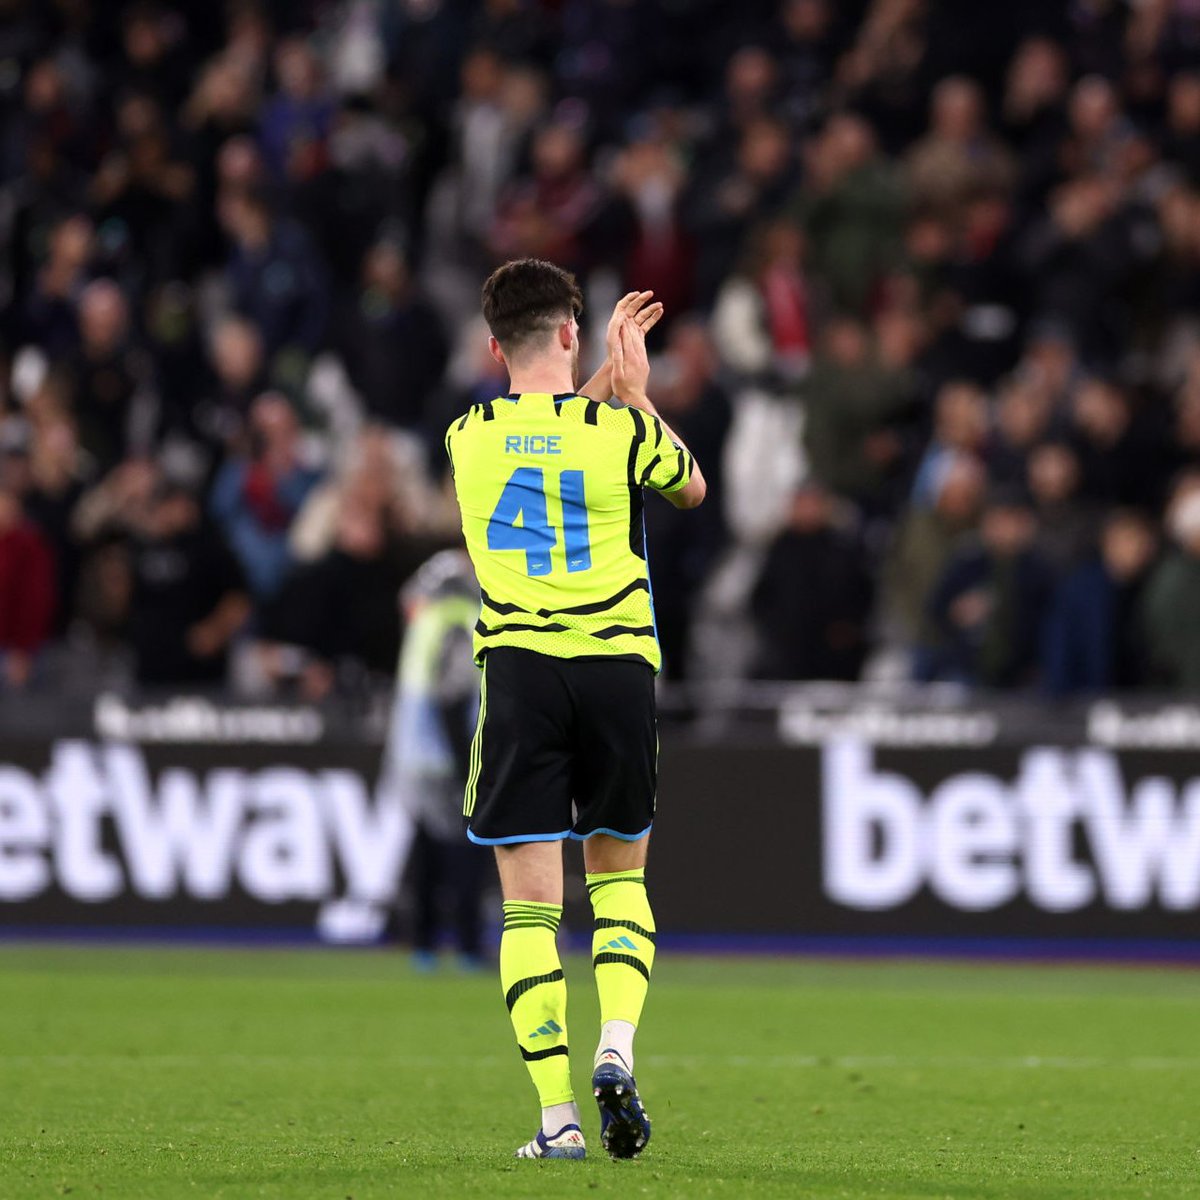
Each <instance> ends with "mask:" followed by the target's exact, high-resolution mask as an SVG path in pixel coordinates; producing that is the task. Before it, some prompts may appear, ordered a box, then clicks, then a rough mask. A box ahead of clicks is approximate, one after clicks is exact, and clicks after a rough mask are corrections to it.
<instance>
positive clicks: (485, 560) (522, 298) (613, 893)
mask: <svg viewBox="0 0 1200 1200" xmlns="http://www.w3.org/2000/svg"><path fill="white" fill-rule="evenodd" d="M649 301H650V293H649V292H633V293H630V294H629V295H628V296H626V297H624V299H622V300H621V301H620V302H619V303H618V304H617V306H616V308H615V310H614V312H613V315H612V319H611V321H610V322H609V326H608V335H607V342H608V351H609V357H608V359H607V360H606V362H605V365H604V366H603V367H602V368H601V369H600V371H598V372H597V374H596V375H595V376H594V377H593V378H592V379H591V380H590V381H589V382H588V383H587V384H585V385H584V387H583V389H581V390H577V389H578V381H577V379H576V373H577V370H578V363H579V326H578V324H577V322H576V318H577V317H578V316H579V313H580V311H581V309H582V297H581V295H580V292H579V289H578V287H577V286H576V284H575V280H574V278H573V277H572V276H571V275H570V274H568V273H567V272H566V271H563V270H561V269H560V268H558V267H556V266H554V265H553V264H551V263H547V262H541V261H539V260H536V259H521V260H518V261H516V262H510V263H507V264H505V265H504V266H503V267H500V268H499V269H498V270H497V271H495V272H494V273H493V274H492V276H491V277H490V278H489V279H488V281H487V282H486V283H485V284H484V287H483V314H484V317H485V319H486V320H487V324H488V328H489V329H490V330H491V335H492V336H491V337H490V338H489V340H488V345H489V347H490V349H491V353H492V355H493V357H494V358H495V359H496V360H497V361H498V362H500V363H503V364H504V366H505V367H506V369H507V370H508V374H509V386H510V391H509V394H508V395H507V396H499V397H497V398H496V399H495V400H488V401H485V402H484V403H482V404H476V405H474V406H473V407H472V408H471V410H470V411H469V412H468V413H467V414H466V415H465V416H464V417H462V418H460V419H459V420H457V421H455V422H454V423H453V424H452V425H451V426H450V429H449V432H448V433H447V435H446V451H447V453H448V455H449V456H450V462H451V467H452V470H453V473H454V486H455V490H456V492H457V494H458V503H459V507H460V509H461V512H462V524H463V534H464V536H465V538H466V542H467V549H468V551H469V553H470V555H471V559H472V561H473V562H474V564H475V572H476V574H477V576H478V577H479V583H480V594H481V597H482V601H483V608H482V612H481V614H480V618H479V623H478V624H477V625H476V626H475V658H476V661H477V662H478V663H479V664H480V665H481V666H482V667H483V679H482V683H481V689H480V696H481V699H480V713H479V722H478V726H477V729H476V733H475V739H474V743H473V746H472V760H471V773H470V776H469V778H468V782H467V791H466V799H465V803H464V814H465V816H466V817H467V820H468V826H467V836H468V837H469V838H470V839H471V840H472V841H473V842H476V843H480V844H482V845H488V846H494V847H495V848H496V862H497V865H498V867H499V874H500V886H501V891H502V893H503V897H504V931H503V934H502V937H501V941H500V979H501V985H502V987H503V989H504V998H505V1003H506V1004H507V1006H508V1011H509V1015H510V1017H511V1019H512V1024H513V1030H514V1032H515V1033H516V1038H517V1046H518V1048H519V1049H520V1051H521V1057H522V1058H523V1059H524V1060H525V1064H526V1066H527V1067H528V1069H529V1074H530V1076H531V1077H532V1079H533V1083H534V1086H535V1087H536V1088H537V1092H538V1096H539V1099H540V1101H541V1106H542V1127H541V1130H540V1131H539V1132H538V1134H537V1135H536V1136H535V1137H534V1138H533V1140H532V1141H530V1142H529V1143H528V1144H527V1145H525V1146H522V1147H521V1148H520V1149H519V1150H518V1151H517V1157H519V1158H583V1157H584V1155H585V1153H586V1149H585V1141H584V1137H583V1133H582V1131H581V1130H580V1115H579V1108H578V1106H577V1105H576V1104H575V1097H574V1093H573V1092H572V1089H571V1073H570V1067H569V1063H568V1055H567V989H566V983H565V982H564V979H563V971H562V965H561V963H560V962H559V957H558V950H557V947H556V944H555V935H556V933H557V930H558V923H559V919H560V918H561V916H562V901H563V863H562V845H561V844H562V842H563V841H564V840H565V839H567V838H572V839H575V840H577V841H581V842H583V859H584V867H585V870H586V873H587V888H588V895H589V897H590V898H591V903H592V910H593V912H594V915H595V933H594V935H593V939H592V950H593V959H592V961H593V964H594V969H595V975H596V988H597V991H598V992H599V997H600V1021H601V1032H600V1041H599V1045H598V1047H597V1050H596V1057H595V1069H594V1073H593V1075H592V1091H593V1094H594V1096H595V1098H596V1101H597V1103H598V1105H599V1108H600V1139H601V1142H602V1144H603V1145H604V1148H605V1149H606V1150H607V1151H608V1152H609V1154H611V1155H612V1156H613V1157H614V1158H632V1157H633V1156H634V1155H636V1154H638V1153H640V1152H641V1150H642V1148H643V1147H644V1146H645V1145H646V1142H647V1141H648V1140H649V1137H650V1121H649V1118H648V1117H647V1116H646V1113H645V1109H644V1108H643V1106H642V1103H641V1099H640V1097H639V1095H638V1090H637V1084H636V1082H635V1081H634V1076H633V1065H634V1064H633V1038H634V1031H635V1029H636V1028H637V1024H638V1020H639V1018H640V1017H641V1012H642V1006H643V1003H644V1001H645V998H646V990H647V988H648V987H649V983H650V970H651V967H652V965H653V962H654V933H655V929H654V917H653V915H652V913H651V911H650V905H649V902H648V900H647V898H646V884H645V866H646V850H647V846H648V844H649V837H650V826H651V824H652V822H653V819H654V794H655V777H656V769H657V758H658V744H657V742H658V739H657V733H656V718H655V708H654V675H655V673H656V672H657V671H658V669H659V667H660V665H661V654H660V651H659V646H658V638H657V635H656V632H655V627H654V606H653V600H652V597H651V592H650V578H649V574H648V571H647V565H646V551H645V534H644V530H643V525H642V493H643V488H646V487H650V488H653V489H654V490H655V491H658V492H661V493H662V494H663V495H665V496H666V497H667V499H668V500H670V501H671V502H672V503H673V504H675V505H677V506H678V507H680V508H693V507H695V506H696V505H698V504H699V503H700V502H701V501H702V500H703V499H704V491H705V484H704V477H703V475H702V474H701V473H700V468H699V467H698V466H697V465H696V463H695V461H694V459H693V458H692V456H691V454H690V453H689V452H688V450H687V448H686V447H685V446H684V445H683V444H682V443H681V442H680V441H679V439H678V438H677V437H676V436H675V435H674V434H673V433H672V431H671V430H670V429H669V428H668V427H667V426H666V425H665V424H664V423H663V421H662V420H660V418H659V417H658V414H657V413H656V412H655V410H654V406H653V405H652V404H651V403H650V401H649V399H648V398H647V396H646V386H647V382H648V380H649V374H650V366H649V360H648V359H647V357H646V345H645V331H646V330H647V329H648V328H649V327H650V326H651V325H652V324H653V323H654V322H655V321H656V320H657V319H658V316H659V315H660V313H661V311H662V310H661V306H659V305H654V304H651V303H649ZM610 391H611V392H612V393H615V395H616V397H617V400H615V401H610V399H609V395H608V393H609V392H610Z"/></svg>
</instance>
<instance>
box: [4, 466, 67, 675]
mask: <svg viewBox="0 0 1200 1200" xmlns="http://www.w3.org/2000/svg"><path fill="white" fill-rule="evenodd" d="M56 604H57V597H56V595H55V592H54V556H53V554H52V552H51V550H50V546H49V544H48V543H47V542H46V539H45V538H44V537H43V536H42V534H41V532H40V531H39V530H38V528H37V526H36V525H34V524H33V522H32V521H30V520H28V519H27V518H26V516H25V514H24V513H23V512H22V509H21V501H20V498H19V497H18V496H17V494H16V493H15V492H14V491H12V490H9V489H8V488H0V688H2V689H20V688H23V687H25V686H26V685H27V684H29V682H30V681H31V680H32V679H33V676H34V669H35V666H36V662H37V655H38V652H39V651H40V650H41V649H42V647H43V646H44V645H45V644H46V640H47V638H49V636H50V632H51V630H52V628H53V625H54V611H55V605H56Z"/></svg>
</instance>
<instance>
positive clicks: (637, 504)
mask: <svg viewBox="0 0 1200 1200" xmlns="http://www.w3.org/2000/svg"><path fill="white" fill-rule="evenodd" d="M627 411H628V413H629V415H630V418H631V419H632V421H633V440H632V441H631V442H630V443H629V462H628V464H627V465H626V468H625V474H626V476H627V479H628V483H629V549H630V550H631V551H632V552H633V553H634V554H636V555H637V556H638V558H640V559H642V560H643V561H645V558H646V527H645V525H644V524H643V522H642V512H643V510H644V508H645V503H646V501H645V497H644V496H643V495H642V483H641V480H640V479H638V475H637V456H638V450H640V449H641V445H642V443H643V442H644V441H645V440H646V419H645V418H644V417H643V416H642V412H641V409H637V408H630V409H628V410H627Z"/></svg>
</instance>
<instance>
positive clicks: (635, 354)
mask: <svg viewBox="0 0 1200 1200" xmlns="http://www.w3.org/2000/svg"><path fill="white" fill-rule="evenodd" d="M609 352H610V355H611V357H612V363H613V392H614V393H615V394H616V396H617V398H618V399H620V400H623V401H624V402H625V403H626V404H628V405H630V406H631V407H632V408H638V409H641V411H642V412H644V413H646V414H647V415H649V416H650V417H653V418H654V420H655V421H656V422H657V423H658V424H659V425H660V426H661V427H662V431H663V433H664V434H665V435H666V437H668V438H669V439H670V440H671V442H672V443H673V444H674V445H675V446H678V447H679V451H678V453H679V454H680V455H683V456H685V457H686V460H687V461H688V462H690V464H691V474H690V475H689V476H688V480H687V482H686V483H685V484H684V485H683V486H682V487H671V486H669V485H668V486H665V487H664V486H661V485H657V484H654V483H653V481H651V486H654V487H656V490H658V491H659V492H660V494H661V495H663V496H665V497H666V498H667V499H668V500H669V501H670V502H671V503H672V504H673V505H675V507H676V508H696V507H697V506H698V505H699V504H700V503H701V502H702V501H703V499H704V496H705V493H706V492H707V491H708V485H707V484H706V483H705V482H704V473H703V472H702V471H701V470H700V464H699V463H698V462H696V459H695V456H694V455H693V454H692V452H691V451H690V450H689V449H688V448H687V446H686V445H684V443H683V441H682V440H681V439H680V437H679V435H678V434H677V433H676V432H675V431H674V430H673V429H672V428H671V427H670V425H668V424H667V423H666V421H664V420H663V419H662V417H660V416H659V415H658V410H657V409H656V408H655V407H654V405H653V404H652V403H651V401H650V397H649V396H648V395H647V394H646V385H647V384H648V383H649V381H650V359H649V357H648V356H647V354H646V336H645V334H644V333H643V332H642V330H641V329H640V328H639V327H638V325H637V323H636V322H634V321H631V320H629V319H628V318H627V319H626V320H625V321H623V322H622V323H621V325H620V326H619V328H618V329H617V335H616V337H615V338H613V339H612V340H611V341H610V343H609ZM682 469H683V464H682V463H681V465H680V470H682Z"/></svg>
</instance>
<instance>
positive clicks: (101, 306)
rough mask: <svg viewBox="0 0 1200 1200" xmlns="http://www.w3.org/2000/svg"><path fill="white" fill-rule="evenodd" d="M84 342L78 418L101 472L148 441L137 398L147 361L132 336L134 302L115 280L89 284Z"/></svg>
mask: <svg viewBox="0 0 1200 1200" xmlns="http://www.w3.org/2000/svg"><path fill="white" fill-rule="evenodd" d="M79 332H80V346H79V350H78V352H77V353H76V354H75V355H74V357H73V358H72V359H71V360H70V364H69V366H70V371H71V374H72V377H73V380H74V392H75V416H76V420H77V421H78V422H79V432H80V438H81V440H82V442H83V445H84V448H85V449H86V450H87V452H88V453H89V454H90V455H91V456H92V458H93V459H95V461H96V463H97V465H98V467H99V468H100V470H101V471H107V470H108V469H109V468H110V467H112V466H115V465H116V464H117V463H118V462H120V461H121V460H122V459H123V458H125V457H126V456H127V455H128V454H130V453H131V452H132V451H133V450H134V449H135V448H139V447H140V445H141V444H143V442H144V439H145V437H146V435H147V434H148V433H149V430H148V429H147V428H143V429H140V430H139V429H137V428H136V417H137V415H138V414H136V413H135V400H136V397H137V393H138V389H139V387H140V386H141V385H142V382H143V380H142V374H143V370H144V365H143V362H142V360H141V359H140V358H139V356H138V354H137V352H136V350H135V348H134V346H133V343H132V339H131V330H130V315H129V304H128V302H127V300H126V298H125V294H124V292H123V291H122V290H121V288H120V287H119V286H118V285H117V284H116V283H115V282H114V281H113V280H111V279H97V280H95V281H94V282H92V283H89V284H88V285H87V287H86V288H84V289H83V292H82V294H81V296H80V300H79Z"/></svg>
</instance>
